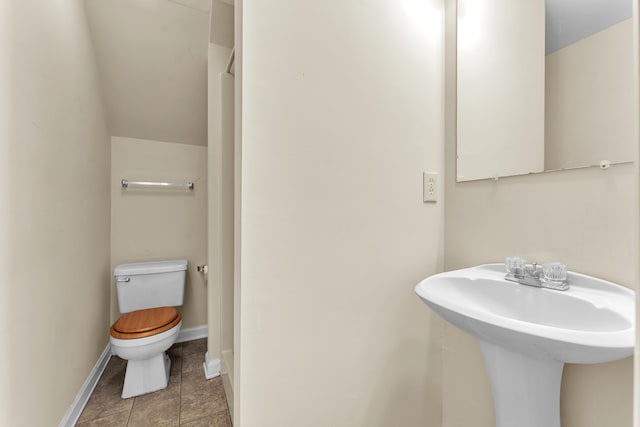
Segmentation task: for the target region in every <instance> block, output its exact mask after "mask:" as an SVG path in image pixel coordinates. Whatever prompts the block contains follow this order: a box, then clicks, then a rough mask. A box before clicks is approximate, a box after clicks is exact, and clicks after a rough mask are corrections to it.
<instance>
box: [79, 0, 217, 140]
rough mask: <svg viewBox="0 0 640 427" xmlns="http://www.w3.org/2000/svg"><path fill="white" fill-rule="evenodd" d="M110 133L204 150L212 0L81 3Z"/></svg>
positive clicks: (98, 0) (115, 0)
mask: <svg viewBox="0 0 640 427" xmlns="http://www.w3.org/2000/svg"><path fill="white" fill-rule="evenodd" d="M85 3H86V9H87V17H88V21H89V26H90V29H91V36H92V39H93V44H94V47H95V52H96V57H97V63H98V69H99V74H100V79H101V83H102V89H103V92H104V99H105V103H106V109H107V115H108V118H109V126H110V131H111V134H112V135H114V136H124V137H130V138H143V139H153V140H158V141H166V142H177V143H184V144H194V145H206V144H207V49H208V42H209V6H208V5H209V0H85Z"/></svg>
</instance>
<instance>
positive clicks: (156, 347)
mask: <svg viewBox="0 0 640 427" xmlns="http://www.w3.org/2000/svg"><path fill="white" fill-rule="evenodd" d="M186 266H187V262H186V260H178V261H161V262H150V263H133V264H123V265H119V266H118V267H116V269H115V270H114V276H115V278H116V285H117V290H118V302H119V306H120V312H121V313H124V314H123V315H122V316H121V317H120V318H119V319H118V320H116V322H114V324H113V325H112V326H111V329H110V336H109V342H110V344H111V352H112V353H113V354H115V355H117V356H118V357H120V358H122V359H125V360H127V370H126V373H125V380H124V386H123V388H122V398H128V397H133V396H139V395H141V394H145V393H151V392H153V391H157V390H161V389H163V388H166V387H167V385H168V383H169V371H170V369H171V360H170V359H169V357H168V356H167V355H166V353H165V352H166V351H167V350H168V349H169V348H170V347H171V346H172V345H173V343H175V342H176V339H177V338H178V334H179V332H180V328H181V326H182V316H181V314H180V312H179V311H178V310H176V309H175V308H174V307H173V306H178V305H182V298H183V289H184V280H185V274H186Z"/></svg>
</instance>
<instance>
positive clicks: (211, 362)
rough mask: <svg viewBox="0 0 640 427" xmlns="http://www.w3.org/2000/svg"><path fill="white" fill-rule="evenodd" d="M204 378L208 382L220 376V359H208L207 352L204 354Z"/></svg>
mask: <svg viewBox="0 0 640 427" xmlns="http://www.w3.org/2000/svg"><path fill="white" fill-rule="evenodd" d="M202 366H203V367H204V376H205V377H206V378H207V379H208V380H210V379H211V378H215V377H217V376H219V375H220V359H209V352H206V353H205V354H204V363H203V364H202Z"/></svg>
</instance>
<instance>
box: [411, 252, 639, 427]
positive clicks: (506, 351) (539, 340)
mask: <svg viewBox="0 0 640 427" xmlns="http://www.w3.org/2000/svg"><path fill="white" fill-rule="evenodd" d="M504 276H505V267H504V264H487V265H480V266H477V267H472V268H466V269H462V270H456V271H450V272H446V273H441V274H437V275H435V276H431V277H428V278H426V279H424V280H423V281H422V282H420V283H419V284H418V285H417V286H416V293H417V294H418V296H420V298H421V299H422V300H423V301H424V302H425V303H426V304H427V305H428V306H429V307H431V308H432V309H433V310H434V311H435V312H436V313H438V314H439V315H440V316H441V317H443V318H444V319H445V320H447V321H449V322H450V323H452V324H453V325H454V326H457V327H458V328H460V329H462V330H463V331H465V332H468V333H470V334H471V335H473V336H475V337H476V338H478V340H479V341H480V348H481V350H482V353H483V356H484V359H485V364H486V366H487V370H488V373H489V377H490V379H491V382H492V385H493V391H494V404H495V409H496V425H497V426H499V427H500V426H514V425H518V426H522V427H525V426H548V427H552V426H560V415H559V407H560V403H559V402H560V400H559V399H560V379H561V374H562V367H563V365H564V363H565V362H569V363H600V362H608V361H612V360H618V359H622V358H625V357H628V356H631V355H632V354H633V346H634V340H635V328H634V319H635V293H634V291H632V290H630V289H627V288H624V287H622V286H619V285H616V284H614V283H611V282H607V281H604V280H600V279H596V278H593V277H589V276H586V275H583V274H578V273H573V272H569V274H568V280H569V285H570V288H569V290H567V291H557V290H551V289H545V288H535V287H530V286H525V285H521V284H518V283H514V282H510V281H507V280H505V279H504ZM545 408H546V409H545ZM524 418H527V419H524Z"/></svg>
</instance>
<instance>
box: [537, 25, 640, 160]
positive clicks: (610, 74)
mask: <svg viewBox="0 0 640 427" xmlns="http://www.w3.org/2000/svg"><path fill="white" fill-rule="evenodd" d="M632 33H633V22H632V20H631V19H627V20H626V21H623V22H621V23H619V24H616V25H613V26H611V27H609V28H607V29H605V30H602V31H600V32H599V33H596V34H594V35H592V36H591V37H587V38H585V39H583V40H580V41H578V42H576V43H573V44H571V45H569V46H567V47H565V48H563V49H560V50H557V51H555V52H553V53H551V54H549V55H547V57H546V75H545V76H546V83H545V90H546V96H545V101H546V106H545V151H544V154H545V169H546V170H552V169H561V168H570V167H576V166H585V165H597V164H598V162H599V161H600V160H610V161H612V162H620V161H630V160H633V153H634V149H635V145H637V141H636V140H635V139H634V138H633V132H634V121H635V120H637V117H635V116H634V114H633V108H632V103H633V89H632V87H633V67H632V56H633V55H632V52H633V47H632V46H633V37H632Z"/></svg>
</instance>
